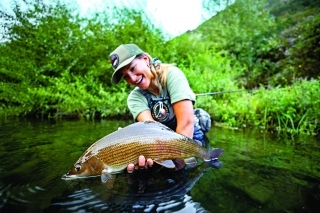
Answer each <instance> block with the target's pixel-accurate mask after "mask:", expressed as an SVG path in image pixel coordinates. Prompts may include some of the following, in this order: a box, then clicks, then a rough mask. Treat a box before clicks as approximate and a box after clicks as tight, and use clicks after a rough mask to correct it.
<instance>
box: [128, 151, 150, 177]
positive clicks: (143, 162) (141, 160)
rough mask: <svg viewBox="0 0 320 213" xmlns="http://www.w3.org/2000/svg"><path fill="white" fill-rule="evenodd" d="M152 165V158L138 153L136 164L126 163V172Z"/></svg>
mask: <svg viewBox="0 0 320 213" xmlns="http://www.w3.org/2000/svg"><path fill="white" fill-rule="evenodd" d="M152 165H153V160H152V159H151V158H148V159H146V158H145V157H144V156H143V155H140V156H139V158H138V164H137V165H134V164H133V163H129V164H128V166H127V172H128V173H132V172H133V171H134V170H135V169H147V168H148V167H152Z"/></svg>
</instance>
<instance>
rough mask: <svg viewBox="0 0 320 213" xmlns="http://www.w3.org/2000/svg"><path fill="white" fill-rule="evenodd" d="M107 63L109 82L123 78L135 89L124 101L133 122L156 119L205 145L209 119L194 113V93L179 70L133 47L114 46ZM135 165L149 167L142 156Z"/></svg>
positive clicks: (199, 110) (199, 111) (204, 114)
mask: <svg viewBox="0 0 320 213" xmlns="http://www.w3.org/2000/svg"><path fill="white" fill-rule="evenodd" d="M110 62H111V64H112V67H113V69H114V73H113V75H112V82H113V83H115V84H117V83H118V82H119V81H120V80H121V78H123V79H124V80H125V81H126V82H127V83H128V84H129V85H132V86H135V88H134V89H133V90H132V91H131V93H130V94H129V97H128V99H127V104H128V107H129V110H130V112H131V113H132V115H133V118H134V119H135V121H145V120H156V121H159V122H161V123H163V124H165V125H166V126H168V127H170V128H171V129H172V130H174V131H176V132H177V133H180V134H183V135H185V136H187V137H190V138H193V139H195V140H196V141H197V142H198V143H199V144H200V145H207V144H205V139H206V137H205V135H204V133H205V132H206V131H208V130H209V129H210V126H211V121H210V116H209V115H208V114H207V113H206V112H205V111H203V110H201V109H197V110H195V111H194V109H193V104H194V102H195V94H194V93H193V92H192V90H191V88H190V86H189V83H188V81H187V78H186V76H185V75H184V73H183V72H182V71H181V70H180V69H179V68H177V67H176V66H174V65H173V64H163V63H161V62H160V61H159V60H158V59H155V60H153V59H152V58H151V56H150V55H149V54H148V53H145V52H144V51H142V50H141V49H140V48H139V47H138V46H137V45H135V44H122V45H120V46H119V47H117V48H116V49H115V50H114V51H113V52H112V53H111V54H110ZM194 114H195V116H194ZM199 121H200V122H199ZM201 121H202V122H201ZM201 127H202V128H201ZM138 162H139V163H138V164H139V166H142V167H143V166H145V162H147V165H149V166H151V165H152V164H153V162H152V160H151V159H147V161H146V160H145V158H144V157H143V156H140V157H139V161H138ZM127 170H128V171H129V172H131V171H133V170H134V165H133V164H129V165H128V168H127Z"/></svg>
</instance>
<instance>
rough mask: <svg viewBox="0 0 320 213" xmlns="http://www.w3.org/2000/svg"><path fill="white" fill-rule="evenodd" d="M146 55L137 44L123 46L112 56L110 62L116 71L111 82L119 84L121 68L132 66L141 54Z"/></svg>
mask: <svg viewBox="0 0 320 213" xmlns="http://www.w3.org/2000/svg"><path fill="white" fill-rule="evenodd" d="M142 53H144V52H143V51H142V50H141V49H140V47H138V46H137V45H135V44H121V45H120V46H119V47H117V48H116V49H115V50H114V51H113V52H112V53H111V54H110V62H111V65H112V67H113V69H114V72H113V74H112V77H111V80H112V83H114V84H117V83H119V81H120V80H121V77H122V76H121V72H120V70H121V68H123V67H124V66H126V65H128V64H130V63H131V62H132V61H133V59H135V57H136V56H137V55H139V54H142Z"/></svg>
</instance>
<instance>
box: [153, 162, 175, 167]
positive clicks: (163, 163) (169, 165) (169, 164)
mask: <svg viewBox="0 0 320 213" xmlns="http://www.w3.org/2000/svg"><path fill="white" fill-rule="evenodd" d="M154 162H156V163H157V164H160V165H161V166H164V167H166V168H169V169H173V168H174V167H176V165H175V164H174V163H173V161H172V160H164V161H154Z"/></svg>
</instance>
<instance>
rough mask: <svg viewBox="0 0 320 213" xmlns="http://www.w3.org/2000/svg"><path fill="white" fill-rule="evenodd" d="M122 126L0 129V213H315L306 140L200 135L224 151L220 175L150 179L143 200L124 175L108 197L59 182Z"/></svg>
mask: <svg viewBox="0 0 320 213" xmlns="http://www.w3.org/2000/svg"><path fill="white" fill-rule="evenodd" d="M129 123H131V121H90V122H89V121H45V120H44V121H32V120H18V119H17V120H7V121H0V127H1V128H0V140H1V146H0V212H117V211H118V212H258V213H260V212H261V213H262V212H318V210H319V209H320V145H319V140H318V139H317V138H314V137H308V136H299V137H298V136H295V137H286V136H284V135H278V134H265V133H261V132H255V131H238V132H236V131H230V130H223V129H218V128H213V129H212V130H211V131H210V132H209V135H208V137H209V139H210V140H211V142H212V144H211V146H212V147H220V148H223V149H224V151H225V152H224V154H223V155H222V156H221V158H220V160H221V161H222V162H223V166H222V168H221V169H212V168H206V167H197V168H195V169H193V170H190V171H189V170H188V171H187V172H185V173H183V172H181V174H179V175H177V176H172V175H173V174H168V176H166V178H164V179H161V178H159V177H158V176H157V173H155V174H154V176H153V179H152V180H151V181H153V184H151V185H148V186H147V187H146V188H145V189H144V193H137V187H136V186H137V185H130V184H129V183H130V181H128V177H127V176H126V174H121V175H118V176H117V179H116V182H115V185H114V188H112V189H108V188H106V187H104V186H103V185H102V184H101V182H100V178H93V179H85V180H80V181H75V182H69V183H66V181H64V180H61V176H62V175H63V174H64V173H65V171H67V170H68V169H69V167H70V165H71V164H72V163H74V162H75V161H76V160H77V159H78V158H79V156H80V155H81V154H82V153H83V152H84V151H85V150H86V149H87V148H88V147H89V146H90V145H91V144H92V143H93V142H95V141H96V140H97V139H100V138H101V137H103V136H105V135H106V134H108V133H110V132H112V131H115V130H116V129H117V128H118V127H119V126H125V125H128V124H129ZM202 166H204V165H202ZM137 175H138V173H137ZM170 175H171V176H170ZM179 178H180V179H179Z"/></svg>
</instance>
